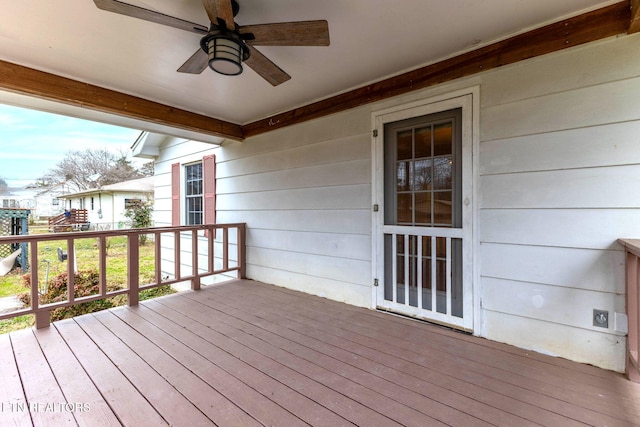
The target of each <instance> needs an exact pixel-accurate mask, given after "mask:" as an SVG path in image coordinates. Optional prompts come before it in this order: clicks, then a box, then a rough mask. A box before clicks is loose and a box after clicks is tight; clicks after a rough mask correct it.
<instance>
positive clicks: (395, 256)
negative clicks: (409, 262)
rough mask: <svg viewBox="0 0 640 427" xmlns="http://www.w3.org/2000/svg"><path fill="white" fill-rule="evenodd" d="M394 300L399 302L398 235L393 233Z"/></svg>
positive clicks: (392, 272) (392, 278)
mask: <svg viewBox="0 0 640 427" xmlns="http://www.w3.org/2000/svg"><path fill="white" fill-rule="evenodd" d="M391 274H392V276H391V284H392V285H393V287H392V301H393V302H398V235H397V234H391Z"/></svg>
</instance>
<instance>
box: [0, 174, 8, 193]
mask: <svg viewBox="0 0 640 427" xmlns="http://www.w3.org/2000/svg"><path fill="white" fill-rule="evenodd" d="M8 192H9V184H7V181H6V180H5V179H4V178H2V177H1V176H0V194H5V193H8Z"/></svg>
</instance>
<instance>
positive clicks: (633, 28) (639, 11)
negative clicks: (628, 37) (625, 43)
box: [629, 0, 640, 34]
mask: <svg viewBox="0 0 640 427" xmlns="http://www.w3.org/2000/svg"><path fill="white" fill-rule="evenodd" d="M629 3H631V20H630V23H629V34H633V33H637V32H639V31H640V0H631V1H630V2H629Z"/></svg>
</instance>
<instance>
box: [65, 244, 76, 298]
mask: <svg viewBox="0 0 640 427" xmlns="http://www.w3.org/2000/svg"><path fill="white" fill-rule="evenodd" d="M74 242H75V240H74V239H73V237H72V238H69V239H67V299H68V301H69V302H70V303H73V302H74V301H75V299H76V296H75V293H76V275H75V273H76V263H75V261H76V251H75V249H76V248H75V244H74Z"/></svg>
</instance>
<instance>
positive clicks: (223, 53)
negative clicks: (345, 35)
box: [93, 0, 329, 86]
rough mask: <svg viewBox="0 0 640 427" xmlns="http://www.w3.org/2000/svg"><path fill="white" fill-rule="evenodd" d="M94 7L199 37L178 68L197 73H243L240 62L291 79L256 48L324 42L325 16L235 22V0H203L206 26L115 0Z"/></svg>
mask: <svg viewBox="0 0 640 427" xmlns="http://www.w3.org/2000/svg"><path fill="white" fill-rule="evenodd" d="M93 2H94V3H95V4H96V6H97V7H98V8H99V9H102V10H106V11H109V12H114V13H119V14H122V15H127V16H131V17H133V18H138V19H144V20H145V21H151V22H155V23H158V24H162V25H168V26H170V27H174V28H179V29H181V30H186V31H191V32H193V33H197V34H201V35H203V37H202V39H201V40H200V48H199V49H198V50H197V51H196V53H194V54H193V55H192V56H191V58H189V59H188V60H187V61H186V62H185V63H184V64H182V66H181V67H180V68H178V72H181V73H190V74H200V73H202V72H203V71H204V70H205V69H206V68H207V66H209V67H211V68H212V69H213V70H214V71H217V72H218V73H221V74H225V75H237V74H240V73H242V63H243V62H244V63H245V64H246V65H248V66H249V67H250V68H252V69H253V70H254V71H255V72H256V73H258V74H259V75H260V76H261V77H262V78H264V79H265V80H267V81H268V82H269V83H271V84H272V85H273V86H277V85H279V84H281V83H284V82H286V81H287V80H289V79H290V78H291V76H290V75H288V74H287V73H286V72H285V71H284V70H283V69H282V68H280V67H278V66H277V65H276V64H275V63H273V62H272V61H271V60H270V59H269V58H267V57H266V56H265V55H263V54H262V53H260V51H258V49H256V48H255V46H329V25H328V23H327V21H325V20H317V21H298V22H281V23H273V24H257V25H238V24H236V23H235V21H234V18H235V16H236V15H237V14H238V12H239V10H240V6H239V5H238V2H237V1H236V0H202V5H203V6H204V9H205V11H206V12H207V16H208V17H209V21H210V26H209V28H207V27H205V26H204V25H200V24H196V23H193V22H189V21H185V20H183V19H180V18H175V17H173V16H169V15H165V14H163V13H160V12H155V11H153V10H149V9H145V8H142V7H139V6H135V5H132V4H128V3H124V2H121V1H118V0H93Z"/></svg>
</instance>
